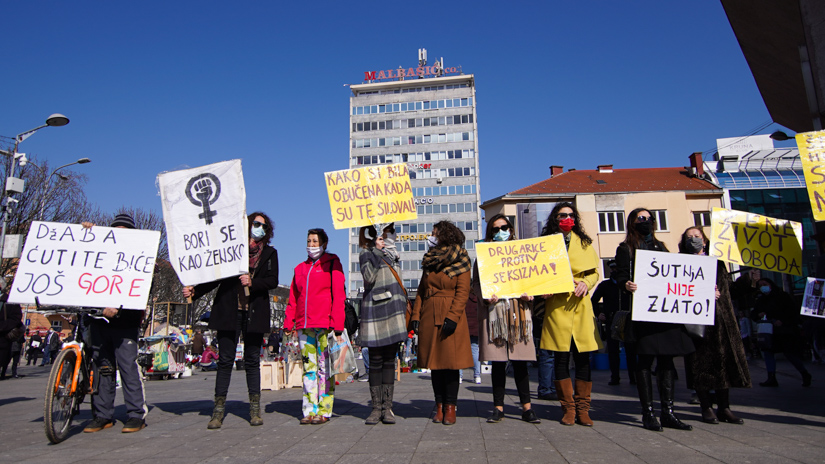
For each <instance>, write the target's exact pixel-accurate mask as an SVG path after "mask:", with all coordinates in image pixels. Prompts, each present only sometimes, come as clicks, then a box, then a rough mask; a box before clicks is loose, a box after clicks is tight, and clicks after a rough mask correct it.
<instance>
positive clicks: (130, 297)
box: [9, 222, 160, 310]
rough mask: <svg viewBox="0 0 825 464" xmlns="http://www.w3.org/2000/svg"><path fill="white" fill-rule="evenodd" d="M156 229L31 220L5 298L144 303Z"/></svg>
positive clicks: (128, 305) (155, 248) (141, 306)
mask: <svg viewBox="0 0 825 464" xmlns="http://www.w3.org/2000/svg"><path fill="white" fill-rule="evenodd" d="M159 243H160V232H157V231H154V230H132V229H113V228H111V227H100V226H94V227H92V228H90V229H84V228H83V226H80V225H77V224H61V223H57V222H33V223H32V226H31V228H30V229H29V234H28V235H27V236H26V244H25V247H24V249H23V253H22V256H21V257H20V261H19V265H18V267H17V272H16V273H15V275H14V283H13V284H12V288H11V293H10V294H9V301H10V302H13V303H24V304H34V302H35V301H34V298H35V297H37V298H38V300H39V301H40V303H41V304H46V305H61V306H86V307H91V308H119V307H121V306H123V308H125V309H140V310H144V309H146V301H147V299H148V298H149V290H150V289H151V287H152V275H153V272H154V270H155V257H156V256H157V253H158V245H159Z"/></svg>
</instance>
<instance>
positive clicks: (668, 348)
mask: <svg viewBox="0 0 825 464" xmlns="http://www.w3.org/2000/svg"><path fill="white" fill-rule="evenodd" d="M655 230H656V219H655V218H653V216H652V215H651V214H650V210H648V209H646V208H636V209H634V210H633V211H631V212H630V214H628V216H627V228H626V234H625V239H624V241H623V242H622V243H621V244H619V247H618V248H617V249H616V281H617V282H618V283H619V288H620V289H623V290H622V291H626V292H629V293H631V294H632V293H633V292H635V291H636V289H637V285H636V283H635V282H634V281H633V263H634V262H635V261H636V250H649V251H662V252H667V251H668V250H667V247H666V246H665V244H664V243H662V242H660V241H659V240H657V239H656V235H655ZM629 304H631V305H632V301H630V302H629ZM631 307H632V306H631ZM627 309H628V310H629V309H630V307H628V308H627ZM633 330H634V332H635V337H636V350H637V352H638V355H639V361H638V369H637V371H636V382H637V385H636V386H637V388H638V390H639V401H640V402H641V404H642V424H643V425H644V428H646V429H648V430H654V431H657V432H661V431H662V427H663V426H664V427H668V428H673V429H679V430H692V429H693V427H692V426H690V425H688V424H685V423H683V422H682V421H680V420H679V418H677V417H676V416H675V415H674V414H673V397H674V392H675V387H676V385H675V381H676V367H675V366H674V365H673V358H674V357H675V356H685V355H688V354H690V353H693V352H694V351H695V349H694V347H693V341H691V339H690V335H688V332H687V329H685V325H684V324H667V323H661V322H641V321H633ZM654 359H655V360H656V381H657V385H658V387H659V402H660V404H661V407H662V413H661V419H662V422H661V423H659V421H658V420H656V416H655V415H654V413H653V380H652V375H653V374H652V369H653V360H654Z"/></svg>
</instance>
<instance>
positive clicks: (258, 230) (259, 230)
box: [252, 227, 266, 241]
mask: <svg viewBox="0 0 825 464" xmlns="http://www.w3.org/2000/svg"><path fill="white" fill-rule="evenodd" d="M264 235H266V231H265V230H264V228H263V227H252V238H253V239H254V240H255V241H258V240H260V239H262V238H264Z"/></svg>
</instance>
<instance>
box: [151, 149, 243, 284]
mask: <svg viewBox="0 0 825 464" xmlns="http://www.w3.org/2000/svg"><path fill="white" fill-rule="evenodd" d="M158 185H159V187H160V196H161V201H162V202H163V220H164V222H165V223H166V236H167V239H168V242H169V260H170V261H171V262H172V267H173V268H175V272H177V274H178V278H180V281H181V283H183V285H187V286H189V285H197V284H201V283H204V282H212V281H215V280H220V279H224V278H227V277H233V276H238V275H241V274H246V273H248V272H249V230H248V229H247V218H246V190H245V188H244V182H243V172H242V171H241V160H231V161H223V162H220V163H215V164H210V165H207V166H201V167H198V168H192V169H184V170H181V171H171V172H165V173H162V174H160V175H158Z"/></svg>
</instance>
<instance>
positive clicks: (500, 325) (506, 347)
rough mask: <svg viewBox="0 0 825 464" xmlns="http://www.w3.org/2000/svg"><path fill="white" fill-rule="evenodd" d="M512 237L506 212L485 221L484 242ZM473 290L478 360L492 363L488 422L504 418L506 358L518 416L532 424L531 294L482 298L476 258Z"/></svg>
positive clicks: (533, 354)
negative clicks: (519, 405)
mask: <svg viewBox="0 0 825 464" xmlns="http://www.w3.org/2000/svg"><path fill="white" fill-rule="evenodd" d="M515 239H516V235H515V229H514V228H513V224H512V223H510V220H509V219H507V217H506V216H504V215H502V214H496V215H495V216H493V217H492V218H490V219H489V220H488V221H487V232H486V234H485V235H484V241H485V242H506V241H508V240H515ZM473 292H474V293H475V295H476V299H477V301H478V302H479V303H478V309H477V318H478V335H479V338H478V348H479V361H489V362H491V363H492V365H493V375H492V380H493V415H491V416H490V418H489V419H487V422H490V423H496V422H501V420H502V419H504V394H505V389H504V386H505V383H506V381H507V374H506V371H507V362H508V361H509V362H510V363H511V365H512V366H513V377H514V379H515V381H516V389H517V390H518V396H519V402H520V403H521V408H522V414H521V419H522V420H523V421H525V422H530V423H533V424H539V423H541V421H540V420H539V418H538V416H536V413H535V411H533V410H532V408H531V403H530V376H529V375H528V372H527V363H528V362H530V361H535V360H536V348H535V345H534V344H533V316H532V314H531V306H532V303H530V302H531V301H533V297H532V296H528V295H526V294H525V295H522V296H521V298H511V299H499V298H498V297H497V296H496V295H491V296H490V299H487V300H485V299H483V298H482V296H481V281H480V280H479V273H478V261H476V263H475V265H474V266H473Z"/></svg>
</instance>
